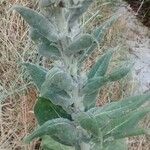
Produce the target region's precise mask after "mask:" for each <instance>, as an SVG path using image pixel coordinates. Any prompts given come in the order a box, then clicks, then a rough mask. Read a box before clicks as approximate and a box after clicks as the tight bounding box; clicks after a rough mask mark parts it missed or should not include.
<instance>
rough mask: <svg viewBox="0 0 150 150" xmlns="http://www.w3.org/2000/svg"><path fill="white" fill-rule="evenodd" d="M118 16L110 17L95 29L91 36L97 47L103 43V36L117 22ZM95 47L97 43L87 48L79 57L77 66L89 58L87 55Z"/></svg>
mask: <svg viewBox="0 0 150 150" xmlns="http://www.w3.org/2000/svg"><path fill="white" fill-rule="evenodd" d="M117 19H118V16H117V15H115V16H112V17H111V18H110V19H108V20H107V21H106V22H104V23H103V24H102V25H101V26H100V27H98V28H96V29H95V30H94V31H93V33H92V35H93V38H94V39H95V40H97V42H99V45H100V44H101V43H102V42H103V40H104V37H105V35H106V34H107V31H108V29H109V28H110V27H111V26H112V25H113V23H114V22H115V21H117ZM96 47H97V43H96V42H95V43H93V44H92V45H91V47H89V48H88V49H87V50H86V51H84V52H83V54H82V55H80V57H79V65H80V64H82V62H84V60H85V59H86V58H87V57H89V55H90V54H91V53H92V52H93V51H94V50H95V48H96Z"/></svg>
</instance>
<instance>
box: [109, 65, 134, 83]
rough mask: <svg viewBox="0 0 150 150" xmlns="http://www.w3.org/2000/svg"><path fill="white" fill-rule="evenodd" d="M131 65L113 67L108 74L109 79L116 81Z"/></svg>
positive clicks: (126, 72) (125, 73)
mask: <svg viewBox="0 0 150 150" xmlns="http://www.w3.org/2000/svg"><path fill="white" fill-rule="evenodd" d="M131 67H132V65H127V64H126V65H123V66H120V67H118V68H117V69H115V70H114V71H113V72H112V73H111V74H110V75H108V80H109V81H117V80H120V79H121V78H123V77H125V76H126V75H127V74H128V73H129V71H130V70H131Z"/></svg>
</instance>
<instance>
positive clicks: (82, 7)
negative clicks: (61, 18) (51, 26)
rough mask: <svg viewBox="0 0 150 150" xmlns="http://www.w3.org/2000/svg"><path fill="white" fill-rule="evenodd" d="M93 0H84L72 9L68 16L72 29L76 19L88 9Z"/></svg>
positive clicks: (69, 25)
mask: <svg viewBox="0 0 150 150" xmlns="http://www.w3.org/2000/svg"><path fill="white" fill-rule="evenodd" d="M92 2H93V0H83V1H82V2H81V3H79V5H78V6H76V7H74V8H71V9H70V12H69V13H70V14H69V17H68V27H69V28H70V29H71V28H72V27H73V25H74V23H75V21H76V20H78V19H79V17H80V16H81V15H82V14H83V13H84V12H85V11H86V10H87V9H88V7H89V6H90V5H91V3H92Z"/></svg>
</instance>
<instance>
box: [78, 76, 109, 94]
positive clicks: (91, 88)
mask: <svg viewBox="0 0 150 150" xmlns="http://www.w3.org/2000/svg"><path fill="white" fill-rule="evenodd" d="M106 83H107V79H106V78H105V77H95V78H92V79H89V80H88V81H87V83H86V84H85V86H84V87H83V89H82V90H81V92H82V93H85V94H88V95H90V94H91V93H94V92H95V91H97V90H99V89H100V88H101V87H102V86H103V85H105V84H106Z"/></svg>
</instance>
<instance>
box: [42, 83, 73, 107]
mask: <svg viewBox="0 0 150 150" xmlns="http://www.w3.org/2000/svg"><path fill="white" fill-rule="evenodd" d="M42 88H43V89H42V91H41V97H44V98H46V99H49V100H50V101H51V102H52V103H53V104H55V105H59V106H61V107H63V108H64V109H65V108H68V107H70V106H71V105H72V104H73V101H72V100H71V97H70V96H69V95H68V94H67V93H66V92H65V91H64V90H60V89H58V88H55V87H52V86H51V87H48V89H47V88H46V89H45V87H43V86H42Z"/></svg>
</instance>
